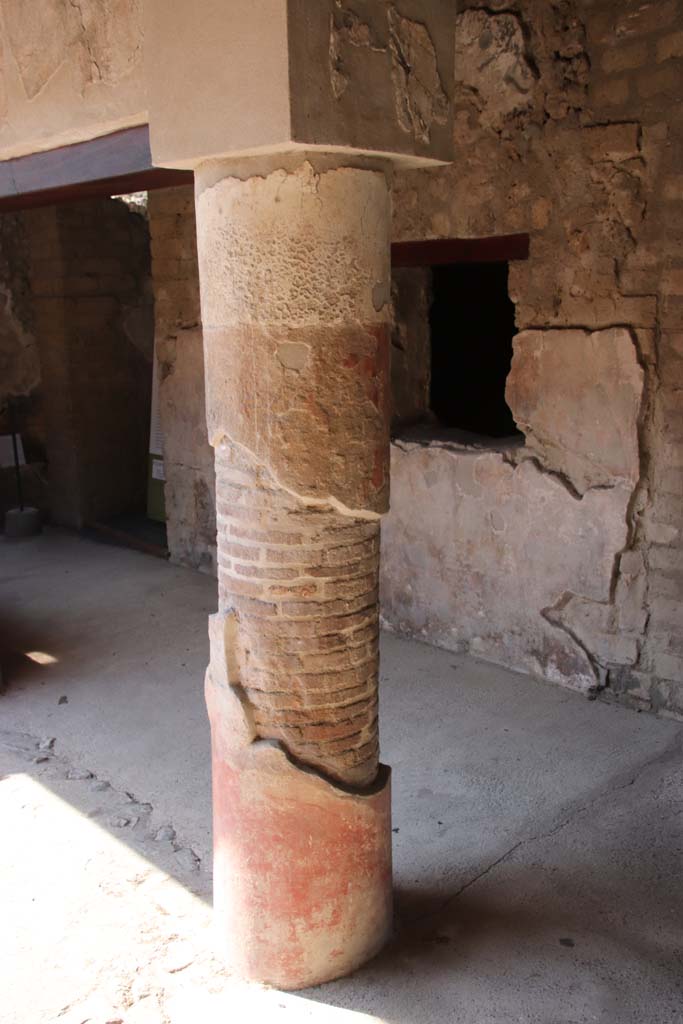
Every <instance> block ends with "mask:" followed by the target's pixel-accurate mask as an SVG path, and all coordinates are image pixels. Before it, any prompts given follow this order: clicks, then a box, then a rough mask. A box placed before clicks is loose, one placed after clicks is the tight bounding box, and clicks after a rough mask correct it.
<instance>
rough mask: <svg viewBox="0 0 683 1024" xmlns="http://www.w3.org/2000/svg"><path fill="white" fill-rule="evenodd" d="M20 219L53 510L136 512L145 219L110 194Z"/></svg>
mask: <svg viewBox="0 0 683 1024" xmlns="http://www.w3.org/2000/svg"><path fill="white" fill-rule="evenodd" d="M23 218H24V223H25V225H26V230H27V235H28V245H29V263H30V270H29V279H30V286H31V305H32V316H33V327H34V331H35V337H36V339H37V343H38V350H39V355H40V368H41V377H42V412H43V417H44V425H45V434H46V449H47V461H48V483H49V498H50V514H51V517H52V519H53V521H54V522H57V523H61V524H63V525H67V526H77V527H79V526H82V525H83V524H84V523H87V522H93V521H97V520H102V519H106V518H108V517H110V516H114V515H116V514H118V513H120V512H126V511H129V510H132V509H139V510H142V509H144V504H145V490H146V480H147V446H148V439H149V416H150V401H151V369H152V339H153V327H152V301H153V299H152V293H151V287H150V271H149V237H148V231H147V225H146V223H145V221H144V218H143V217H141V216H140V215H139V214H137V213H132V212H131V211H130V210H129V209H128V208H127V207H126V206H125V205H124V203H122V202H119V201H117V200H114V199H97V200H85V201H82V202H77V203H69V204H64V205H62V206H54V207H45V208H42V209H37V210H30V211H27V212H26V213H24V214H23Z"/></svg>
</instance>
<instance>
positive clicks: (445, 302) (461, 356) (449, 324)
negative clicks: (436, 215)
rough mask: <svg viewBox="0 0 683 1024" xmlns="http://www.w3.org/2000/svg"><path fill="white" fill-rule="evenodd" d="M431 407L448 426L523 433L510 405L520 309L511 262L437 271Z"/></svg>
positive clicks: (496, 433) (432, 325)
mask: <svg viewBox="0 0 683 1024" xmlns="http://www.w3.org/2000/svg"><path fill="white" fill-rule="evenodd" d="M432 273H433V296H434V298H433V303H432V308H431V312H430V328H431V347H432V372H431V401H430V404H431V408H432V412H433V413H434V414H435V416H436V417H437V419H438V420H439V422H440V423H441V425H442V426H445V427H457V428H459V429H460V430H467V431H471V432H472V433H475V434H483V435H485V436H487V437H509V436H511V435H519V433H520V432H519V431H518V430H517V427H516V426H515V421H514V419H513V418H512V413H511V412H510V409H509V406H508V405H507V403H506V401H505V380H506V377H507V375H508V373H509V372H510V363H511V361H512V338H513V335H514V334H515V307H514V305H513V303H512V302H511V301H510V297H509V295H508V264H507V263H459V264H451V265H449V266H438V267H433V270H432Z"/></svg>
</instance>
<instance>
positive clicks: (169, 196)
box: [148, 185, 216, 573]
mask: <svg viewBox="0 0 683 1024" xmlns="http://www.w3.org/2000/svg"><path fill="white" fill-rule="evenodd" d="M148 212H149V223H150V234H151V242H152V277H153V282H154V308H155V343H156V355H157V359H158V361H159V371H160V373H159V400H160V416H161V424H162V430H163V433H164V469H165V475H166V484H165V487H164V495H165V501H166V527H167V535H168V547H169V551H170V556H171V559H172V560H173V561H175V562H179V563H181V564H183V565H189V566H192V567H193V568H196V569H201V570H203V571H205V572H210V573H215V572H216V483H215V473H214V459H213V448H211V446H210V445H209V440H208V435H207V428H206V406H205V401H204V351H203V339H202V326H201V312H200V308H199V269H198V265H197V238H196V225H195V212H194V191H193V187H192V186H191V185H190V186H183V187H180V188H169V189H159V190H157V191H155V192H150V194H149V198H148Z"/></svg>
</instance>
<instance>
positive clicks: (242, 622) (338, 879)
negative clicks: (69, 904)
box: [196, 160, 391, 988]
mask: <svg viewBox="0 0 683 1024" xmlns="http://www.w3.org/2000/svg"><path fill="white" fill-rule="evenodd" d="M320 166H321V167H325V168H326V169H319V170H316V169H315V168H314V167H313V166H312V164H311V163H310V162H308V161H306V160H303V162H300V163H298V165H296V164H293V165H292V169H291V170H282V169H278V170H274V171H272V172H271V173H268V172H267V171H262V172H261V173H259V174H252V175H251V176H248V177H247V176H244V174H243V168H242V169H241V171H240V176H239V177H238V176H236V174H235V172H234V171H232V170H231V165H230V164H229V163H226V164H222V165H221V164H216V163H211V164H206V165H203V166H202V167H200V168H199V169H198V171H197V173H196V194H197V195H196V209H197V236H198V251H199V270H200V281H201V292H202V322H203V325H204V346H205V366H206V371H205V372H206V388H207V421H208V428H209V440H210V442H211V444H212V445H213V447H214V449H215V454H216V498H217V518H218V567H219V611H218V613H217V615H215V616H213V618H212V622H211V630H210V632H211V662H210V667H209V670H208V673H207V680H206V692H207V703H208V708H209V715H210V719H211V727H212V738H213V785H214V848H215V863H214V875H215V905H216V913H217V922H218V926H219V928H220V929H221V930H222V934H223V939H224V944H225V947H226V949H227V956H228V961H229V964H230V966H231V967H232V968H233V969H234V970H236V971H237V972H238V973H240V974H241V975H242V976H246V977H248V978H252V979H255V980H258V981H263V982H268V983H271V984H275V985H278V986H280V987H283V988H300V987H304V986H307V985H313V984H317V983H319V982H322V981H326V980H329V979H331V978H335V977H338V976H340V975H342V974H345V973H347V972H348V971H350V970H352V969H353V968H355V967H357V966H358V965H359V964H361V963H362V962H363V961H365V960H366V959H367V958H369V957H371V956H372V955H373V954H374V953H376V952H377V951H378V950H379V948H380V947H381V946H382V944H383V943H384V941H385V939H386V937H387V935H388V933H389V930H390V927H391V827H390V795H389V771H388V769H387V768H385V767H383V766H382V765H380V764H379V743H378V723H377V677H378V605H377V600H378V562H379V517H380V515H381V513H382V512H384V511H386V509H387V502H388V454H389V435H388V398H389V395H388V388H389V373H388V371H389V341H388V323H387V299H388V296H389V275H390V265H389V263H390V255H389V254H390V243H389V227H390V207H389V197H388V191H387V184H386V180H385V176H384V173H383V172H382V171H377V170H363V169H358V168H354V167H350V166H333V167H330V164H329V161H326V162H323V164H322V165H320Z"/></svg>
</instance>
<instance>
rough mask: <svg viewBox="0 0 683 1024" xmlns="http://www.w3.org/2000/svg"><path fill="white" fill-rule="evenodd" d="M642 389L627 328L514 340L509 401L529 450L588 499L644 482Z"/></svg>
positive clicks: (554, 332) (530, 335)
mask: <svg viewBox="0 0 683 1024" xmlns="http://www.w3.org/2000/svg"><path fill="white" fill-rule="evenodd" d="M643 382H644V375H643V370H642V369H641V367H640V366H639V364H638V357H637V352H636V348H635V345H634V344H633V341H632V338H631V335H630V333H629V331H628V330H626V329H625V328H609V329H607V330H603V331H584V330H544V331H539V330H530V331H523V332H522V333H521V334H518V335H517V336H516V338H515V339H514V356H513V360H512V368H511V370H510V375H509V377H508V381H507V387H506V398H507V401H508V404H509V406H510V408H511V409H512V414H513V416H514V417H515V421H516V423H517V425H518V426H519V427H520V429H521V430H522V431H523V432H524V434H525V436H526V449H527V450H529V451H530V452H531V453H533V454H536V455H537V456H538V458H539V460H540V462H541V463H542V465H543V466H545V467H547V468H549V469H550V470H553V471H555V472H558V473H561V474H562V475H564V476H566V477H567V478H568V479H569V480H570V481H571V483H572V485H573V486H574V487H575V488H576V490H577V491H578V492H579V493H580V494H582V493H584V492H585V491H586V490H588V489H589V488H590V487H604V486H613V485H614V484H616V483H619V482H628V483H630V484H631V485H635V483H636V482H637V480H638V477H639V474H640V457H639V451H638V416H639V413H640V405H641V400H642V394H643Z"/></svg>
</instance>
